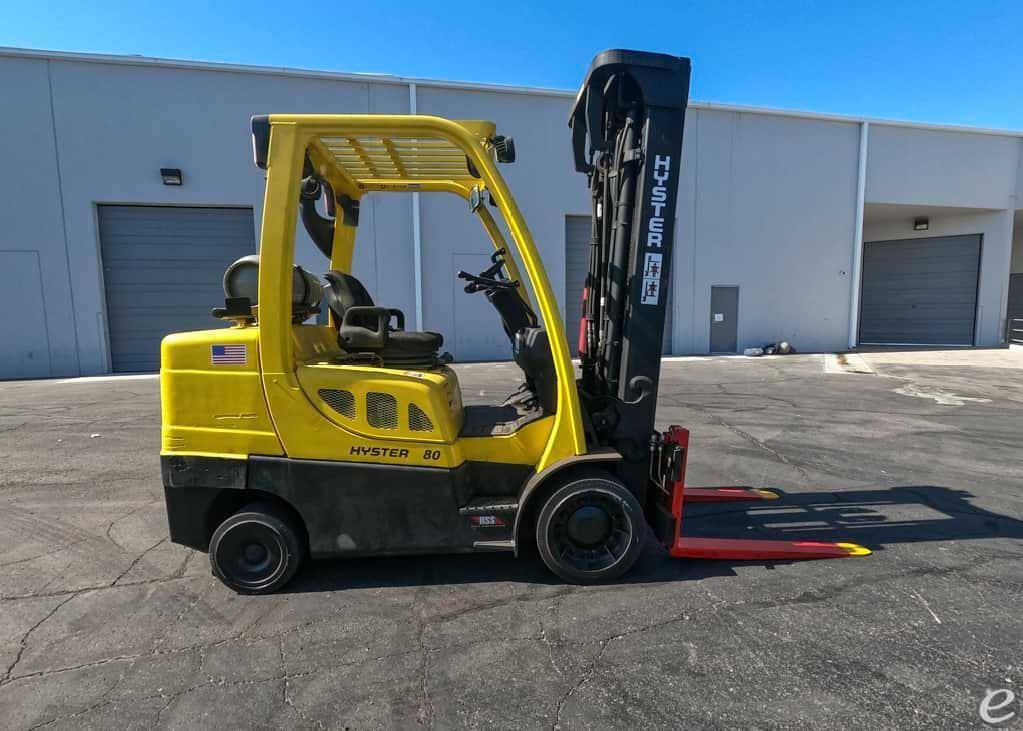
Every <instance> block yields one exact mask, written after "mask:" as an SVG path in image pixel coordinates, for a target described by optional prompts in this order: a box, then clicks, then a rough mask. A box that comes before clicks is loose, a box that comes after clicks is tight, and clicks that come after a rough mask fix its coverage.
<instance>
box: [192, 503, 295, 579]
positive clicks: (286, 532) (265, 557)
mask: <svg viewBox="0 0 1023 731" xmlns="http://www.w3.org/2000/svg"><path fill="white" fill-rule="evenodd" d="M304 554H305V551H304V550H303V543H302V539H301V537H300V535H299V532H298V530H297V529H296V526H295V525H293V521H292V520H291V519H290V518H288V516H286V515H285V514H283V513H282V512H280V511H278V510H275V509H274V508H273V507H272V506H270V505H265V504H261V503H254V504H251V505H247V506H245V507H244V508H242V509H241V510H239V511H238V512H237V513H235V514H234V515H232V516H230V517H229V518H227V519H226V520H225V521H224V522H223V523H221V524H220V526H218V527H217V530H216V531H214V533H213V538H212V539H211V540H210V564H211V565H212V566H213V573H214V575H215V576H216V577H217V578H218V579H220V580H221V581H223V582H224V583H225V584H227V585H228V586H229V587H231V588H232V589H234V590H235V591H237V592H239V593H241V594H270V593H271V592H274V591H277V589H280V588H281V587H282V586H284V585H285V584H287V583H288V582H289V581H290V580H291V579H292V577H294V575H295V573H296V572H297V571H298V568H299V566H300V565H301V563H302V558H303V556H304Z"/></svg>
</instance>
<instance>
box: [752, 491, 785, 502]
mask: <svg viewBox="0 0 1023 731" xmlns="http://www.w3.org/2000/svg"><path fill="white" fill-rule="evenodd" d="M755 492H757V493H758V494H759V495H760V497H762V498H763V499H764V500H777V499H778V498H779V497H780V496H779V495H778V493H776V492H774V491H772V490H756V491H755Z"/></svg>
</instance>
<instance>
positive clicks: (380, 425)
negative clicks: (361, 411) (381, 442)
mask: <svg viewBox="0 0 1023 731" xmlns="http://www.w3.org/2000/svg"><path fill="white" fill-rule="evenodd" d="M366 421H368V422H369V425H370V426H372V427H374V428H376V429H397V428H398V399H396V398H395V397H394V396H392V395H391V394H389V393H379V392H377V391H370V392H369V393H367V394H366Z"/></svg>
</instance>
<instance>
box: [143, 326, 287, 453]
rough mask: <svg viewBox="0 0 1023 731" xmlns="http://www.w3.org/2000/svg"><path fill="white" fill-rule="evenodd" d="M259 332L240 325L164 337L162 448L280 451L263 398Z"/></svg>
mask: <svg viewBox="0 0 1023 731" xmlns="http://www.w3.org/2000/svg"><path fill="white" fill-rule="evenodd" d="M258 337H259V329H258V328H255V327H243V328H226V329H220V330H202V331H199V332H190V333H176V334H174V335H168V336H167V337H166V338H164V339H163V343H162V344H161V347H160V361H161V365H160V405H161V411H162V440H161V441H162V445H161V453H162V454H219V455H234V456H236V457H242V458H244V457H247V456H248V455H250V454H269V455H274V454H277V455H279V454H284V449H283V448H282V446H281V442H280V440H279V439H278V438H277V434H276V431H275V429H274V425H273V422H272V421H271V419H270V412H269V410H268V409H267V405H266V399H264V398H263V384H262V382H261V380H260V373H259V342H258Z"/></svg>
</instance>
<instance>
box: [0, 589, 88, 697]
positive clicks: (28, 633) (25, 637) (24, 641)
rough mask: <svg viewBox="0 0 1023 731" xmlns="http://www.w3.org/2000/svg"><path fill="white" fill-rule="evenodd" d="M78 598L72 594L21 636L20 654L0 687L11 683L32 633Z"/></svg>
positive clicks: (15, 657)
mask: <svg viewBox="0 0 1023 731" xmlns="http://www.w3.org/2000/svg"><path fill="white" fill-rule="evenodd" d="M76 596H78V594H77V593H75V594H72V595H71V596H69V597H67V598H66V599H65V600H64V601H62V602H58V603H57V605H56V606H54V607H53V609H51V610H50V611H49V612H47V613H46V616H44V617H43V618H42V619H40V620H39V621H38V622H36V623H35V624H33V625H32V626H31V627H29V628H28V630H27V631H26V632H25V634H23V635H22V636H21V640H20V642H19V643H18V652H17V654H16V655H15V656H14V660H12V661H11V664H10V665H8V666H7V670H6V671H5V672H4V677H3V680H2V682H0V685H6V684H7V683H8V682H10V679H11V676H12V675H13V674H14V668H16V667H17V666H18V663H20V662H21V656H22V655H24V654H25V650H26V649H27V648H28V638H29V637H31V636H32V633H33V632H35V631H36V630H37V629H39V628H40V627H42V626H43V624H45V623H46V621H47V620H49V619H50V618H51V617H52V616H53V615H54V614H56V613H57V610H58V609H60V608H61V607H63V606H64V605H65V604H67V603H68V602H69V601H71V600H72V599H74V598H75V597H76Z"/></svg>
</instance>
